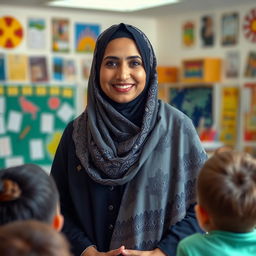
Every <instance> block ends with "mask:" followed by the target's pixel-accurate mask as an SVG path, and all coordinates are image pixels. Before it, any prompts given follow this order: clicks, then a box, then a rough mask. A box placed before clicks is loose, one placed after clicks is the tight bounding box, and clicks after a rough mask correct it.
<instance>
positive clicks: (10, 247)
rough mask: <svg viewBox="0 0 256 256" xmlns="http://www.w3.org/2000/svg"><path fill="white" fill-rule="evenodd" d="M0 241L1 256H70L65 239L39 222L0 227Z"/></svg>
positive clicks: (12, 223) (14, 223)
mask: <svg viewBox="0 0 256 256" xmlns="http://www.w3.org/2000/svg"><path fill="white" fill-rule="evenodd" d="M0 241H1V243H0V255H1V256H28V255H31V256H32V255H34V256H60V255H61V256H71V254H70V248H69V245H68V243H67V240H66V239H65V237H64V236H63V235H61V234H60V233H58V232H57V231H56V230H54V229H52V228H51V227H50V225H48V224H46V223H43V222H40V221H35V220H26V221H15V222H11V223H8V224H5V225H3V226H0Z"/></svg>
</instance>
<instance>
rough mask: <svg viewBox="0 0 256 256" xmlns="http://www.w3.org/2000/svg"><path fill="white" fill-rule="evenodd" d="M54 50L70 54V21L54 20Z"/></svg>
mask: <svg viewBox="0 0 256 256" xmlns="http://www.w3.org/2000/svg"><path fill="white" fill-rule="evenodd" d="M52 50H53V51H54V52H69V20H67V19H53V20H52Z"/></svg>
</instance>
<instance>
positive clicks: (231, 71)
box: [225, 51, 240, 78]
mask: <svg viewBox="0 0 256 256" xmlns="http://www.w3.org/2000/svg"><path fill="white" fill-rule="evenodd" d="M239 70H240V55H239V52H238V51H228V52H227V53H226V59H225V75H226V77H227V78H238V77H239Z"/></svg>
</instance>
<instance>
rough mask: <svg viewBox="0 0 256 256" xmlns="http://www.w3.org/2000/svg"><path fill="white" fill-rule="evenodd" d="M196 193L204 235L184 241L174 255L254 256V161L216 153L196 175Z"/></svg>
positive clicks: (255, 253) (236, 153) (194, 236)
mask: <svg viewBox="0 0 256 256" xmlns="http://www.w3.org/2000/svg"><path fill="white" fill-rule="evenodd" d="M197 193H198V204H197V205H196V207H195V210H196V214H197V219H198V222H199V224H200V226H201V227H202V228H203V229H204V230H205V231H207V233H206V234H194V235H191V236H189V237H187V238H185V239H183V240H182V241H181V242H180V243H179V246H178V251H177V256H199V255H207V256H213V255H214V256H216V255H221V256H235V255H239V256H240V255H243V256H252V255H254V256H255V255H256V230H255V226H256V160H255V159H253V158H252V157H251V156H250V155H248V154H245V153H238V152H232V151H226V152H219V153H216V154H215V155H213V156H212V157H211V158H210V159H209V160H208V161H207V162H206V163H205V164H204V166H203V168H202V170H201V172H200V174H199V177H198V183H197Z"/></svg>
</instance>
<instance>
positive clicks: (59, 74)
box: [52, 57, 64, 81]
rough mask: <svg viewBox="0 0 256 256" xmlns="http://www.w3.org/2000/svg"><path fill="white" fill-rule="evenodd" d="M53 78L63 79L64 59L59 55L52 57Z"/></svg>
mask: <svg viewBox="0 0 256 256" xmlns="http://www.w3.org/2000/svg"><path fill="white" fill-rule="evenodd" d="M52 66H53V79H54V80H57V81H63V72H64V67H63V66H64V59H63V58H61V57H53V64H52Z"/></svg>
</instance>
